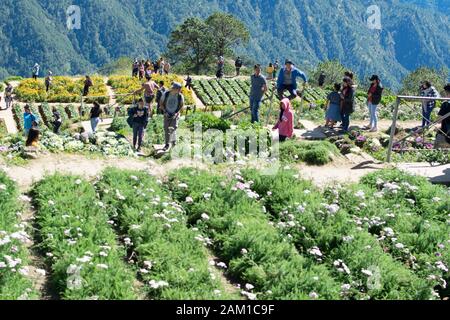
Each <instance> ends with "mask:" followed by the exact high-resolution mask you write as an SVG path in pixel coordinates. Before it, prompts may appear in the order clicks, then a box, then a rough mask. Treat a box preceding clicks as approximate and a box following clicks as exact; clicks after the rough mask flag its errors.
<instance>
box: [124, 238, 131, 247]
mask: <svg viewBox="0 0 450 320" xmlns="http://www.w3.org/2000/svg"><path fill="white" fill-rule="evenodd" d="M123 243H125V245H127V246H130V245H132V244H133V243H132V242H131V239H130V238H125V239H123Z"/></svg>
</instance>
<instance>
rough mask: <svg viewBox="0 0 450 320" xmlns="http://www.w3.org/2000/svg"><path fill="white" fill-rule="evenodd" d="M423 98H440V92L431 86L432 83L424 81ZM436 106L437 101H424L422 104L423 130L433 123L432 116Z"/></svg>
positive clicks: (421, 94)
mask: <svg viewBox="0 0 450 320" xmlns="http://www.w3.org/2000/svg"><path fill="white" fill-rule="evenodd" d="M420 96H421V97H433V98H439V97H440V95H439V92H438V91H437V89H436V88H435V87H434V86H433V85H432V84H431V82H430V81H424V82H423V84H422V87H421V92H420ZM435 106H436V100H424V101H423V102H422V128H425V127H427V126H428V125H429V124H430V123H431V114H432V113H433V110H434V107H435Z"/></svg>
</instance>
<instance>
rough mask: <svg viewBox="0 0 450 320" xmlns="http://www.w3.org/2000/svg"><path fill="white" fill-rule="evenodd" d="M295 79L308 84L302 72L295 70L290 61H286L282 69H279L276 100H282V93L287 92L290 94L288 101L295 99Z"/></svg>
mask: <svg viewBox="0 0 450 320" xmlns="http://www.w3.org/2000/svg"><path fill="white" fill-rule="evenodd" d="M297 78H301V79H303V81H304V82H305V84H306V83H307V82H308V78H307V77H306V75H305V73H304V72H303V71H300V70H299V69H297V68H296V67H295V66H294V64H293V62H292V61H291V60H286V63H285V66H284V68H281V70H280V73H279V75H278V80H277V91H278V98H279V99H280V100H283V98H284V96H283V94H284V92H285V91H286V90H287V91H289V93H290V96H289V100H292V99H295V98H296V97H297V96H298V94H297Z"/></svg>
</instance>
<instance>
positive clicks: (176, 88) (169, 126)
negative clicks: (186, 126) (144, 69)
mask: <svg viewBox="0 0 450 320" xmlns="http://www.w3.org/2000/svg"><path fill="white" fill-rule="evenodd" d="M181 88H182V85H181V84H180V83H177V82H174V83H173V84H172V87H171V88H170V90H169V91H167V92H166V93H164V95H163V97H162V98H161V109H162V110H163V112H164V133H165V142H166V144H165V146H164V149H163V151H165V152H166V151H169V150H170V148H171V147H173V146H174V145H175V144H176V141H177V135H176V131H177V129H178V121H179V119H180V114H181V110H182V109H183V107H184V97H183V95H182V94H181Z"/></svg>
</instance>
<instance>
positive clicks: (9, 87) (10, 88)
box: [5, 82, 14, 109]
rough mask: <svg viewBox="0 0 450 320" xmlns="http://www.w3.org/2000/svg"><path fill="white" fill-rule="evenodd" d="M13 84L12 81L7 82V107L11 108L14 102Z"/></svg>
mask: <svg viewBox="0 0 450 320" xmlns="http://www.w3.org/2000/svg"><path fill="white" fill-rule="evenodd" d="M13 90H14V88H13V86H12V85H11V83H9V82H6V88H5V104H6V109H9V107H11V106H12V103H13V97H12V95H13Z"/></svg>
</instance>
